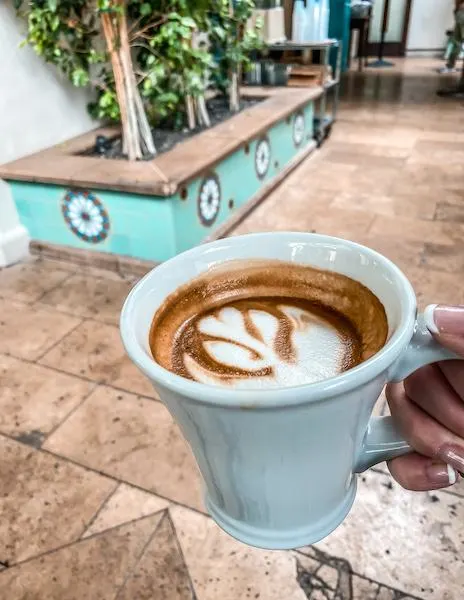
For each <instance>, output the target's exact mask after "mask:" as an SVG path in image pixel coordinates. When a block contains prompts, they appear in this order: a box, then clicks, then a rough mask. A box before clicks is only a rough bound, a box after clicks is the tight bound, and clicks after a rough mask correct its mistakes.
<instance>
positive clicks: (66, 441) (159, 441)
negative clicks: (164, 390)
mask: <svg viewBox="0 0 464 600" xmlns="http://www.w3.org/2000/svg"><path fill="white" fill-rule="evenodd" d="M44 448H46V449H47V450H50V451H51V452H55V453H57V454H59V455H60V456H64V457H67V458H71V459H72V460H75V461H77V462H79V463H81V464H83V465H87V466H89V467H91V468H92V469H95V470H98V471H101V472H103V473H107V474H108V475H112V476H114V477H117V478H118V479H121V480H123V481H126V482H128V483H132V484H134V485H137V486H139V487H141V488H143V489H145V490H148V491H151V492H154V493H155V494H159V495H160V496H163V497H165V498H169V499H171V500H173V501H175V502H181V503H183V504H187V505H189V506H193V507H195V508H199V509H201V508H202V494H201V486H200V479H199V475H198V473H197V468H196V463H195V462H194V459H193V457H192V455H191V452H190V448H189V447H188V445H187V443H186V442H185V441H184V439H183V437H182V436H181V434H180V432H179V430H178V429H177V426H176V425H175V424H174V422H173V420H172V418H171V416H170V414H169V413H168V411H167V409H166V408H165V407H164V406H163V405H162V404H161V403H160V402H153V400H147V399H144V398H140V397H137V396H134V395H132V394H126V393H123V392H118V391H116V390H113V389H111V388H105V387H99V388H97V390H96V391H95V392H94V393H93V394H91V395H90V397H89V398H88V399H87V400H86V401H85V402H84V403H83V404H82V405H81V406H80V407H79V409H78V410H77V411H76V412H75V413H74V414H72V415H71V416H70V417H69V419H67V421H66V422H65V423H64V424H63V425H62V426H61V427H60V428H59V429H57V431H55V433H54V434H53V435H52V436H50V438H49V439H48V440H47V442H46V443H45V445H44Z"/></svg>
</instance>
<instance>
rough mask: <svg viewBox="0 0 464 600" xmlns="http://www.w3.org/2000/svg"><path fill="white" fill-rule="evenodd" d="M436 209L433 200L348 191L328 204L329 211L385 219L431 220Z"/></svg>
mask: <svg viewBox="0 0 464 600" xmlns="http://www.w3.org/2000/svg"><path fill="white" fill-rule="evenodd" d="M436 207H437V201H436V200H435V199H433V198H417V197H404V196H400V195H398V194H393V193H390V195H388V196H382V195H380V194H376V193H374V194H370V193H359V192H356V191H350V192H341V193H340V194H338V195H337V196H336V197H335V198H334V200H333V201H332V202H331V203H330V205H329V210H330V211H333V210H336V209H338V208H342V209H344V208H350V209H355V210H360V211H363V212H364V211H367V212H370V213H372V214H375V215H384V216H386V217H397V216H398V217H409V218H414V219H433V218H434V215H435V210H436Z"/></svg>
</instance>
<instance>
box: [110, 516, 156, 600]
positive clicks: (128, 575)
mask: <svg viewBox="0 0 464 600" xmlns="http://www.w3.org/2000/svg"><path fill="white" fill-rule="evenodd" d="M166 518H167V514H165V515H164V516H163V517H161V519H160V520H159V521H158V523H157V524H156V526H155V528H154V530H153V532H152V533H151V535H150V536H149V537H148V540H147V542H146V544H144V546H143V548H142V550H141V551H140V554H139V555H138V557H137V558H136V560H135V562H134V564H133V566H132V569H127V571H126V573H125V577H124V581H123V582H122V584H121V587H120V588H119V590H118V591H117V592H116V595H115V596H114V600H118V598H120V597H121V593H122V592H123V591H124V588H125V587H126V584H127V582H128V581H129V579H131V577H132V576H133V575H134V573H135V571H136V569H137V567H138V566H139V564H140V561H141V560H142V558H143V555H144V554H145V551H146V550H147V548H148V546H149V545H150V544H151V543H152V541H153V539H154V537H155V535H156V533H157V531H158V529H159V528H160V527H161V524H162V523H163V521H164V520H165V519H166Z"/></svg>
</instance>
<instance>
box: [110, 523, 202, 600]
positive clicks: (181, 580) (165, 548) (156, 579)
mask: <svg viewBox="0 0 464 600" xmlns="http://www.w3.org/2000/svg"><path fill="white" fill-rule="evenodd" d="M135 598H136V599H137V600H154V599H156V600H196V596H195V592H194V591H193V587H192V583H191V581H190V576H189V572H188V570H187V566H186V564H185V562H184V558H183V556H182V553H181V551H180V547H179V542H178V541H177V538H176V534H175V531H174V527H173V525H172V522H171V519H170V517H169V514H167V513H166V514H165V516H164V517H163V519H162V521H161V523H160V524H159V526H158V528H157V530H156V532H155V535H154V536H153V537H152V539H151V540H150V542H149V544H148V546H147V548H146V550H145V551H144V553H143V556H142V557H141V559H140V561H139V563H138V565H137V567H136V569H134V572H133V573H132V575H131V577H129V579H128V580H127V582H126V583H125V585H124V588H123V589H122V590H121V592H120V593H119V595H118V600H135Z"/></svg>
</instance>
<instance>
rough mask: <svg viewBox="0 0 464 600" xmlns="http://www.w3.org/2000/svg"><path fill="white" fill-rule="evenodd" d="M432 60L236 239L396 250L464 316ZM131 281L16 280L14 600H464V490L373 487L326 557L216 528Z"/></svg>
mask: <svg viewBox="0 0 464 600" xmlns="http://www.w3.org/2000/svg"><path fill="white" fill-rule="evenodd" d="M433 66H434V64H432V63H430V62H429V61H408V62H406V63H404V64H403V63H400V64H399V67H397V68H396V69H395V70H394V71H391V72H390V71H382V72H381V73H379V74H376V73H369V74H366V75H364V76H359V75H358V74H356V73H353V74H351V76H350V77H349V78H348V79H347V82H346V87H345V98H344V101H343V103H342V107H341V112H340V120H339V122H338V123H337V125H336V126H335V127H334V130H333V133H332V137H331V139H330V141H329V142H328V143H327V144H326V145H325V146H324V148H323V149H322V151H320V152H319V153H318V154H317V155H316V156H314V157H313V158H312V159H311V160H308V161H306V162H305V163H304V164H302V165H301V166H300V167H299V168H298V169H297V170H296V171H295V172H294V173H293V174H292V175H291V176H290V177H289V178H288V179H287V180H286V181H285V182H284V183H283V185H281V186H280V187H279V188H278V189H277V190H276V191H275V192H274V193H273V194H272V195H271V196H270V197H269V198H268V199H267V200H266V201H265V202H264V203H263V204H262V205H261V206H260V207H258V209H257V210H256V211H255V212H254V213H253V214H251V215H250V216H249V217H248V219H247V220H246V221H245V222H244V223H242V224H241V225H240V226H239V227H238V229H237V231H236V232H235V233H242V232H248V231H258V230H277V229H301V230H309V231H318V232H324V233H330V234H336V235H339V236H345V237H349V238H351V239H354V240H356V241H359V242H363V243H366V244H368V245H370V246H372V247H374V248H377V249H378V250H380V251H381V252H383V253H385V254H387V255H388V256H389V257H390V258H392V259H393V260H395V261H396V262H397V263H398V264H399V265H400V266H401V268H403V269H404V270H405V271H406V273H407V274H408V276H409V277H410V278H411V280H412V281H413V283H414V285H415V288H416V290H417V293H418V296H419V300H420V304H421V305H422V306H423V305H424V304H425V303H427V302H430V301H436V302H440V301H444V302H446V301H448V302H464V278H463V274H464V160H463V159H464V133H463V132H464V128H463V125H464V112H463V106H462V104H460V103H458V102H456V101H443V100H438V99H437V97H436V96H435V89H436V87H437V86H438V84H439V80H438V77H437V76H436V75H434V73H433V71H432V67H433ZM132 283H133V281H132V280H125V279H122V278H119V277H118V276H115V275H114V274H110V273H104V272H96V271H95V270H93V271H92V270H87V271H86V270H82V268H77V267H73V266H72V265H70V264H65V263H60V264H58V263H52V262H45V261H31V262H27V263H25V264H23V265H19V266H16V267H13V268H10V269H7V270H4V271H0V457H1V460H0V514H1V517H2V518H1V520H0V598H1V599H2V600H3V599H5V600H6V599H8V600H39V599H40V600H71V599H75V600H83V599H85V600H139V599H142V600H143V599H147V600H148V599H150V600H194V599H195V600H241V599H258V598H260V599H262V600H274V599H275V600H305V599H306V600H400V599H401V600H406V599H409V600H411V599H421V600H462V598H463V585H464V565H463V562H462V555H463V550H464V545H463V542H464V499H463V496H464V484H460V485H458V486H456V487H455V488H454V489H451V490H449V491H441V492H434V493H430V494H426V493H424V494H413V493H410V492H405V491H403V490H401V489H400V488H399V486H397V485H396V484H395V483H392V481H391V479H390V477H389V476H388V475H387V474H386V473H385V472H384V470H383V469H382V468H381V469H378V470H376V471H370V472H369V473H366V474H365V475H364V476H363V477H362V478H361V481H360V489H359V493H358V497H357V500H356V503H355V506H354V508H353V511H352V513H351V515H350V516H349V518H348V519H347V520H346V521H345V523H344V524H343V525H342V526H341V527H340V528H339V529H338V530H337V531H336V532H335V533H333V534H332V535H331V536H330V537H329V538H327V539H326V540H324V541H323V542H321V543H319V544H317V545H316V546H315V547H311V548H306V549H303V550H301V551H298V552H264V551H261V550H255V549H251V548H248V547H246V546H243V545H241V544H239V543H237V542H235V541H234V540H233V539H231V538H229V537H228V536H227V535H226V534H224V533H223V532H222V531H220V530H219V529H218V528H217V527H216V525H215V524H214V523H213V522H212V521H211V520H210V519H209V517H207V516H206V515H205V514H204V511H203V506H202V501H201V494H200V484H199V478H198V475H197V473H196V467H195V465H194V462H193V459H192V457H191V455H190V451H189V449H188V447H187V446H186V444H185V442H184V441H183V439H182V438H181V437H180V435H179V433H178V430H177V428H176V426H175V425H174V424H173V422H172V420H171V418H170V416H169V415H168V413H167V411H166V410H165V408H164V407H163V405H162V404H161V403H160V402H159V401H158V400H157V399H156V397H155V394H154V392H153V390H152V388H151V387H150V385H149V384H148V383H147V382H146V381H145V380H144V379H143V378H142V376H141V375H139V373H138V372H137V370H136V369H135V367H133V366H132V365H131V363H130V362H129V360H128V359H127V358H126V357H125V354H124V352H123V349H122V346H121V342H120V339H119V334H118V330H117V319H118V313H119V310H120V307H121V303H122V300H123V298H124V297H125V295H126V294H127V292H128V290H129V289H130V287H131V285H132Z"/></svg>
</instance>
